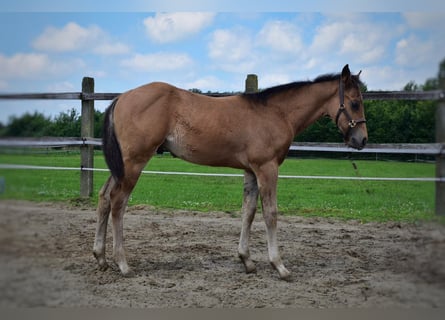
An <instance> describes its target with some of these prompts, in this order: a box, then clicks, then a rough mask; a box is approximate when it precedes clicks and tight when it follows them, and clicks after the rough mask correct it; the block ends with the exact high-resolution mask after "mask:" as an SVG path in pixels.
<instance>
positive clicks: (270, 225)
mask: <svg viewBox="0 0 445 320" xmlns="http://www.w3.org/2000/svg"><path fill="white" fill-rule="evenodd" d="M257 179H258V186H259V191H260V196H261V204H262V209H263V217H264V221H265V223H266V229H267V244H268V251H269V261H270V263H271V264H272V266H273V267H274V268H275V269H276V270H277V271H278V273H279V275H280V278H281V279H288V278H289V276H290V272H289V270H287V269H286V267H285V266H284V264H283V261H282V260H281V256H280V252H279V250H278V241H277V215H278V207H277V182H278V167H277V166H276V165H275V164H274V163H271V164H268V165H264V166H263V167H262V168H261V172H259V173H258V174H257Z"/></svg>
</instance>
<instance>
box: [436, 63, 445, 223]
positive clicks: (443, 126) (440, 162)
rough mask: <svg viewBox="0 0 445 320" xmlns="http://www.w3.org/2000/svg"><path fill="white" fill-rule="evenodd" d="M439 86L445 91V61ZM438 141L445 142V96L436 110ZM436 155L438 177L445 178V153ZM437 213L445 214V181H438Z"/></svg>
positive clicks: (440, 73)
mask: <svg viewBox="0 0 445 320" xmlns="http://www.w3.org/2000/svg"><path fill="white" fill-rule="evenodd" d="M439 87H440V89H442V90H443V92H445V63H442V64H441V65H440V69H439ZM436 142H437V143H442V144H445V97H444V96H442V98H441V99H440V100H439V103H438V106H437V111H436ZM443 151H445V150H443V149H442V153H441V154H440V155H438V156H437V157H436V178H442V179H445V154H443ZM436 215H442V216H443V215H445V182H444V181H436Z"/></svg>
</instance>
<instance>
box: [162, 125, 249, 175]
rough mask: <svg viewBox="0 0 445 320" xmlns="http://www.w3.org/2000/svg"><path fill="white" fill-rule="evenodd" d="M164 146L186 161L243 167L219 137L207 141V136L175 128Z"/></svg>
mask: <svg viewBox="0 0 445 320" xmlns="http://www.w3.org/2000/svg"><path fill="white" fill-rule="evenodd" d="M164 147H165V148H166V149H167V150H168V151H170V153H171V154H172V155H174V156H176V157H178V158H181V159H183V160H186V161H188V162H192V163H196V164H201V165H208V166H218V167H233V168H242V167H243V166H242V165H241V163H240V161H238V159H237V157H236V156H235V155H234V153H233V150H231V148H230V147H229V144H228V143H227V142H225V141H222V140H221V139H211V141H209V139H208V137H198V136H194V135H190V134H186V133H184V132H183V130H181V129H176V130H175V132H174V133H172V134H170V135H168V136H167V137H166V140H165V142H164Z"/></svg>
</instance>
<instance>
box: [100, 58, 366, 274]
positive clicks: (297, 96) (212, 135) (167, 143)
mask: <svg viewBox="0 0 445 320" xmlns="http://www.w3.org/2000/svg"><path fill="white" fill-rule="evenodd" d="M360 85H361V82H360V80H359V75H351V72H350V70H349V67H348V65H346V66H345V67H344V68H343V70H342V72H341V74H337V75H325V76H320V77H318V78H317V79H315V80H314V81H306V82H294V83H289V84H285V85H281V86H277V87H273V88H270V89H266V90H264V91H261V92H259V93H254V94H241V95H236V96H228V97H220V98H215V97H208V96H204V95H199V94H195V93H192V92H189V91H186V90H182V89H178V88H176V87H173V86H171V85H168V84H165V83H151V84H148V85H144V86H141V87H139V88H136V89H133V90H130V91H128V92H125V93H123V94H121V95H120V96H119V97H118V98H116V99H115V100H114V101H113V102H112V104H111V105H110V107H109V108H108V109H107V111H106V113H105V121H104V135H103V150H104V155H105V160H106V162H107V164H108V167H109V168H110V171H111V176H110V177H109V178H108V180H107V181H106V183H105V184H104V186H103V187H102V189H101V190H100V193H99V204H98V207H97V218H98V219H97V228H96V236H95V241H94V248H93V252H94V256H95V257H96V259H97V262H98V264H99V268H100V269H101V270H104V269H106V268H107V266H108V265H107V262H106V259H105V236H106V231H107V222H108V217H109V214H110V212H111V216H112V228H113V253H114V260H115V262H116V263H117V265H118V266H119V269H120V271H121V272H122V274H123V275H126V276H127V275H130V274H131V270H130V268H129V267H128V264H127V260H126V257H125V250H124V236H123V215H124V212H125V208H126V206H127V203H128V198H129V196H130V194H131V192H132V190H133V188H134V186H135V185H136V182H137V180H138V178H139V176H140V174H141V171H142V169H143V168H144V166H145V165H146V163H147V161H149V160H150V158H151V157H152V156H153V155H154V154H155V153H156V150H157V149H158V148H159V147H161V146H162V147H163V148H165V149H167V150H169V151H170V152H171V153H172V154H174V155H175V156H177V157H179V158H181V159H184V160H186V161H190V162H193V163H197V164H202V165H209V166H225V167H233V168H238V169H242V170H244V197H243V208H242V211H243V218H242V228H241V236H240V241H239V247H238V253H239V257H240V258H241V261H242V262H243V263H244V266H245V269H246V272H247V273H250V272H254V271H255V264H254V262H253V261H252V259H251V257H250V252H249V236H250V229H251V224H252V221H253V218H254V215H255V212H256V208H257V202H258V197H260V199H261V205H262V212H263V216H264V220H265V223H266V227H267V240H268V251H269V260H270V262H271V264H272V266H273V267H274V268H275V269H276V270H277V271H278V273H279V276H280V278H282V279H286V278H288V277H289V275H290V272H289V271H288V270H287V269H286V267H285V266H284V264H283V262H282V260H281V257H280V253H279V250H278V244H277V196H276V193H277V180H278V167H279V165H280V164H281V163H282V162H283V161H284V159H285V157H286V155H287V152H288V150H289V146H290V144H291V142H292V140H293V138H294V137H295V136H296V135H297V134H298V133H299V132H301V131H302V130H303V129H305V128H306V127H308V126H309V125H310V124H312V123H313V122H315V121H316V120H317V119H319V118H320V117H322V116H329V117H330V118H331V119H332V120H333V121H335V123H336V125H337V126H338V128H339V129H340V131H341V132H342V133H343V136H344V140H345V143H346V144H347V145H348V146H350V147H352V148H355V149H362V148H363V147H364V146H365V144H366V142H367V138H368V135H367V129H366V120H365V118H364V108H363V99H362V95H361V92H360Z"/></svg>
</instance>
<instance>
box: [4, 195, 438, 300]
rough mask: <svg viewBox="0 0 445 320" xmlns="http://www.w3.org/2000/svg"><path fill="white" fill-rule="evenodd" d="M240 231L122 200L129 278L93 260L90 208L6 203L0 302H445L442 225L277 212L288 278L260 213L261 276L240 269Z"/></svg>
mask: <svg viewBox="0 0 445 320" xmlns="http://www.w3.org/2000/svg"><path fill="white" fill-rule="evenodd" d="M240 227H241V219H240V217H239V214H232V215H230V214H227V213H209V214H207V213H196V212H187V211H163V212H160V211H155V210H153V209H152V208H149V207H138V206H136V207H132V208H129V210H128V212H127V214H126V216H125V227H124V228H125V236H126V248H127V255H128V259H129V264H130V266H131V267H133V270H134V271H135V273H136V275H135V276H134V277H133V278H123V277H121V276H120V274H119V273H118V271H117V268H116V267H115V266H112V267H111V268H109V269H108V270H106V271H104V272H102V271H99V270H98V268H97V266H96V261H95V259H94V258H93V255H92V245H93V238H94V229H95V212H94V209H92V208H79V207H77V208H73V207H69V206H64V205H62V204H48V203H46V204H37V203H32V202H24V201H1V202H0V307H10V306H14V307H38V306H42V307H44V306H68V307H78V306H84V307H85V306H86V307H375V306H377V307H386V306H395V307H413V306H415V307H445V226H443V225H434V224H420V225H413V224H400V223H385V224H380V223H370V224H360V223H358V222H354V221H350V222H342V221H341V222H340V221H335V220H326V219H308V218H301V217H291V218H289V217H280V223H279V240H280V245H281V250H282V254H283V259H284V261H285V264H286V266H287V267H288V269H289V270H291V271H292V273H293V277H292V279H291V280H290V281H288V282H286V281H282V280H279V278H278V274H277V273H276V272H275V271H274V270H272V268H271V267H270V265H269V263H268V261H267V248H266V240H265V239H266V238H265V227H264V224H263V221H262V218H261V214H258V215H257V218H256V220H255V222H254V225H253V232H252V241H251V252H252V254H253V258H254V260H255V261H256V262H257V273H256V274H245V273H244V270H243V266H242V264H241V262H240V261H239V259H238V257H237V245H238V237H239V231H240ZM109 231H110V230H109ZM107 249H108V251H107V253H108V256H109V257H110V252H111V235H110V232H109V234H108V248H107ZM109 260H111V259H109Z"/></svg>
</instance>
